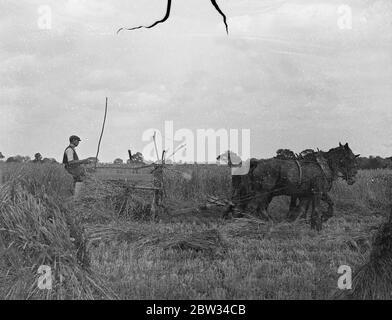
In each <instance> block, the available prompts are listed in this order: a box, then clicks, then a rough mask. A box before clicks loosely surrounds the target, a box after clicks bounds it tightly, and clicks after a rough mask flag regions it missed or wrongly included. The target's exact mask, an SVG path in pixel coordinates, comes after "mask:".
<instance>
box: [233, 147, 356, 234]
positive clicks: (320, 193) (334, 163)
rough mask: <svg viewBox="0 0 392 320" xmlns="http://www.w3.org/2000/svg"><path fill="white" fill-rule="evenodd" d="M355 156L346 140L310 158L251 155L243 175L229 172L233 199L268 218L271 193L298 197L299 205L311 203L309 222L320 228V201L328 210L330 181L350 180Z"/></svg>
mask: <svg viewBox="0 0 392 320" xmlns="http://www.w3.org/2000/svg"><path fill="white" fill-rule="evenodd" d="M358 156H359V155H354V154H353V152H352V151H351V149H350V148H349V146H348V144H347V143H346V144H345V145H344V146H343V145H342V144H340V143H339V147H337V148H334V149H331V150H329V151H328V152H323V151H319V152H318V153H317V157H316V158H315V159H314V160H308V159H303V160H285V159H276V158H273V159H266V160H256V159H251V160H250V168H249V172H248V173H247V174H246V175H242V176H232V187H233V203H234V205H235V206H239V207H240V208H241V209H246V208H247V207H248V206H249V205H252V206H253V207H254V208H255V212H256V214H258V215H260V216H262V217H266V218H268V217H269V216H268V213H267V209H268V206H269V204H270V202H271V201H272V199H273V197H275V196H281V195H287V196H291V197H292V202H293V200H295V202H296V201H297V199H299V201H300V205H299V207H300V208H303V207H304V206H305V205H308V204H309V203H311V204H312V215H311V226H312V228H315V229H317V230H321V227H322V217H321V213H320V201H321V200H324V201H326V202H327V203H328V206H329V214H332V212H333V202H332V200H331V198H330V197H329V196H328V191H330V189H331V187H332V182H333V181H334V180H336V179H337V178H338V177H342V178H343V179H345V180H346V181H347V183H348V184H350V185H351V184H353V183H354V182H355V180H354V179H355V175H356V173H357V166H356V158H357V157H358ZM231 209H232V208H231Z"/></svg>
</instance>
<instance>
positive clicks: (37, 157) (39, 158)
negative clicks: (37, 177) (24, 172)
mask: <svg viewBox="0 0 392 320" xmlns="http://www.w3.org/2000/svg"><path fill="white" fill-rule="evenodd" d="M4 159H5V157H4V155H3V154H2V153H1V152H0V161H4ZM5 162H6V163H26V162H34V163H57V161H56V159H54V158H42V156H41V154H40V153H36V154H35V155H34V159H33V160H31V158H30V157H29V156H21V155H16V156H11V157H8V158H7V159H6V160H5Z"/></svg>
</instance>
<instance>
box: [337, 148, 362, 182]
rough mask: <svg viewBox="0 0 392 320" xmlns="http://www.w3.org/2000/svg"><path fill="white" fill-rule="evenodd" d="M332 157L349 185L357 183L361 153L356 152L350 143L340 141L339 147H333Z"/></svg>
mask: <svg viewBox="0 0 392 320" xmlns="http://www.w3.org/2000/svg"><path fill="white" fill-rule="evenodd" d="M332 151H333V152H332V157H333V161H334V163H335V166H336V169H337V171H338V173H340V174H341V177H342V178H343V179H344V180H346V181H347V183H348V184H349V185H352V184H354V183H355V176H356V174H357V172H358V164H357V158H358V157H359V154H354V153H353V152H352V151H351V149H350V147H349V146H348V143H346V144H345V145H342V144H341V143H340V142H339V147H337V148H335V149H332Z"/></svg>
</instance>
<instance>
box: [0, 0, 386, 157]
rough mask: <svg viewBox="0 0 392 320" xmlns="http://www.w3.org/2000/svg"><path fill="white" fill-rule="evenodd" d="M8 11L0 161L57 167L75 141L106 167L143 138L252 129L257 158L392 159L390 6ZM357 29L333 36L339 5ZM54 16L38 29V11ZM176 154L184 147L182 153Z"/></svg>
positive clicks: (28, 2)
mask: <svg viewBox="0 0 392 320" xmlns="http://www.w3.org/2000/svg"><path fill="white" fill-rule="evenodd" d="M218 2H219V4H220V6H221V9H222V10H223V11H224V12H225V13H226V15H227V17H228V24H229V35H227V34H226V32H225V29H224V25H223V23H222V17H221V16H220V15H219V14H218V13H217V12H216V11H215V9H214V8H213V6H212V5H211V3H210V1H209V0H181V1H180V0H177V1H176V0H173V7H172V14H171V16H170V18H169V19H168V21H166V22H165V23H163V24H159V25H157V26H156V27H155V28H153V29H141V30H136V31H123V32H121V33H119V34H118V35H117V34H116V30H117V29H118V28H120V27H124V26H125V27H132V26H137V25H139V24H149V23H152V22H154V21H155V20H156V19H160V18H162V17H163V16H164V14H165V10H166V0H148V1H146V0H115V1H114V0H113V1H109V0H56V1H54V0H46V1H42V0H39V1H35V0H18V1H15V0H12V1H11V0H0V40H1V41H0V86H1V90H0V151H1V152H2V153H3V154H4V155H5V156H6V157H8V156H11V155H16V154H21V155H30V156H33V155H34V153H35V152H38V151H39V152H41V153H42V155H43V156H44V157H54V158H56V159H57V160H61V158H62V153H63V151H64V149H65V147H66V146H67V143H68V137H69V136H70V135H71V134H77V135H79V136H80V137H81V138H82V139H83V141H82V143H81V144H80V146H79V148H78V152H79V156H80V157H88V156H94V155H95V152H96V148H97V143H98V138H99V133H100V130H101V122H102V117H103V111H104V103H105V97H106V96H108V97H109V113H108V119H107V125H106V131H105V134H104V137H103V140H102V145H101V154H100V157H99V158H100V160H103V161H113V159H115V158H117V157H121V158H123V159H126V158H127V150H128V149H132V150H133V151H142V150H143V148H144V147H145V145H146V142H143V141H142V134H143V132H145V130H147V129H149V128H156V129H159V130H163V126H164V121H165V120H171V121H174V130H177V129H181V128H188V129H190V130H193V131H194V132H196V129H203V128H205V129H208V128H212V129H215V130H218V129H220V128H225V129H227V130H229V129H239V130H241V129H250V130H251V156H253V157H271V156H273V155H274V154H275V151H276V150H277V149H279V148H290V149H292V150H294V151H296V152H299V151H301V150H303V149H306V148H316V147H318V148H320V149H323V150H328V149H329V148H332V147H335V146H337V145H338V143H339V141H341V142H342V143H345V142H348V143H349V145H350V146H351V148H352V149H353V151H354V152H355V153H361V154H362V155H366V156H368V155H381V156H391V155H392V126H391V123H392V109H391V107H392V4H391V1H390V0H379V1H377V0H372V1H370V0H366V1H365V0H346V1H344V0H343V1H342V0H340V1H334V0H325V1H317V0H290V1H277V0H275V1H270V0H267V1H264V0H242V1H241V0H221V1H218ZM342 4H346V5H348V6H349V7H350V8H351V9H352V29H342V28H339V24H338V20H339V19H340V18H341V17H342V14H343V13H342V11H339V9H338V8H339V6H340V5H342ZM42 5H48V6H49V7H50V8H51V11H52V28H51V29H50V30H42V29H40V28H39V26H38V22H39V21H40V20H39V19H40V16H42V15H40V13H39V8H40V6H42ZM176 145H177V144H176Z"/></svg>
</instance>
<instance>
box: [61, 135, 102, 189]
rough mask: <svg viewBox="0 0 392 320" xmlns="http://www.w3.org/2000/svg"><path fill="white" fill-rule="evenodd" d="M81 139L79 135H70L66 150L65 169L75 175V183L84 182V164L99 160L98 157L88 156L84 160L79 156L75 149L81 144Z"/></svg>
mask: <svg viewBox="0 0 392 320" xmlns="http://www.w3.org/2000/svg"><path fill="white" fill-rule="evenodd" d="M79 141H81V139H80V138H79V137H78V136H74V135H73V136H70V137H69V143H70V144H69V146H68V147H67V148H66V149H65V151H64V157H63V164H64V166H65V170H67V171H68V172H69V173H70V174H71V175H72V177H73V179H74V183H75V184H76V183H77V182H82V178H83V176H84V175H85V172H84V169H83V167H82V166H81V165H82V164H89V163H92V162H95V161H97V159H96V158H92V157H91V158H87V159H84V160H79V157H78V155H77V153H76V151H75V148H76V147H77V146H78V145H79Z"/></svg>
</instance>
